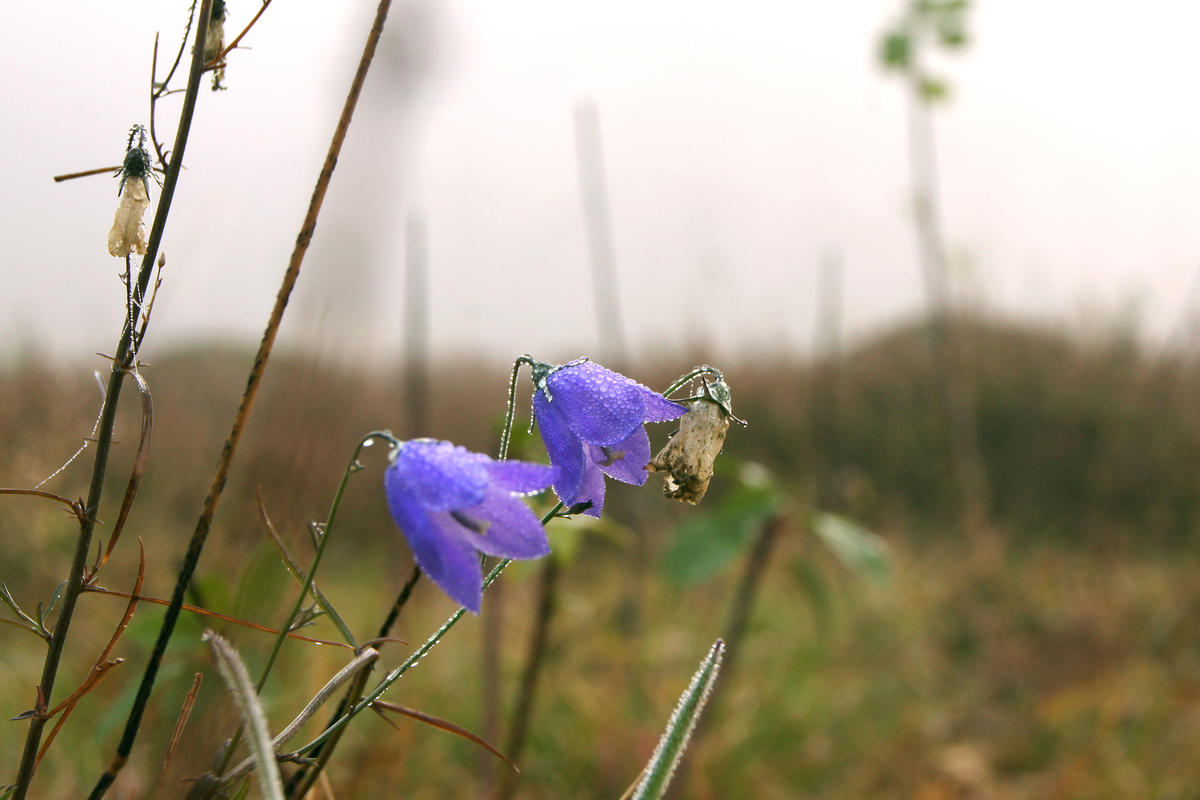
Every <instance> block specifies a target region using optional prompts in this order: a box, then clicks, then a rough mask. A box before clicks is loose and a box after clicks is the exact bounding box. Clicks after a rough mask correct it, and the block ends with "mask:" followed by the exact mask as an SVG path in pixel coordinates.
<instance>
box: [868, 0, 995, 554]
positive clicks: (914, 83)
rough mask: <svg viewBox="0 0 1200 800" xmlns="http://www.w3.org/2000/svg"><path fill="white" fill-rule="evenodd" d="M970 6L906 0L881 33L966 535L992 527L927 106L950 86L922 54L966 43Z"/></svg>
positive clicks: (962, 1) (949, 0) (956, 0)
mask: <svg viewBox="0 0 1200 800" xmlns="http://www.w3.org/2000/svg"><path fill="white" fill-rule="evenodd" d="M968 7H969V4H968V3H967V2H966V0H932V2H931V0H909V2H908V4H907V5H906V7H905V10H904V12H903V13H902V14H901V16H900V18H899V21H898V22H897V23H895V25H893V26H892V27H891V28H890V29H889V30H888V31H885V33H884V36H883V39H882V41H881V51H880V57H881V60H882V62H883V65H884V67H885V68H886V69H890V70H895V71H898V72H900V73H901V76H902V78H903V79H904V84H905V89H906V111H907V117H908V145H909V167H910V170H911V180H912V200H913V213H914V223H915V226H916V233H917V256H918V260H919V261H920V263H921V270H922V274H923V276H924V281H925V294H926V301H927V302H928V304H929V314H930V321H929V345H930V351H931V356H932V358H933V368H934V372H935V378H936V381H937V389H938V394H939V396H940V400H941V404H942V408H943V411H944V413H945V414H946V426H947V429H948V433H949V439H950V455H951V459H952V463H953V468H954V475H955V481H956V483H957V484H958V490H959V498H960V504H961V507H962V508H961V510H962V516H963V523H964V526H965V528H966V530H967V533H968V534H969V535H972V536H976V535H978V534H982V533H984V532H986V531H987V530H988V528H989V517H990V513H991V512H990V506H991V492H990V490H989V488H988V480H987V473H986V471H985V469H984V466H983V457H982V455H981V453H980V450H979V432H978V423H977V421H976V417H975V401H974V397H973V395H972V391H971V385H970V380H969V375H968V372H967V364H966V361H965V358H964V355H965V354H964V353H963V343H962V336H961V333H960V331H958V330H957V328H956V325H955V318H954V314H953V309H952V308H951V304H950V292H949V269H948V266H947V263H946V248H945V241H944V238H943V235H942V220H941V203H940V199H939V195H938V179H937V152H936V147H935V144H934V135H933V111H932V106H933V104H934V103H935V102H937V101H939V100H942V99H944V98H945V97H946V95H947V93H948V87H947V86H946V84H945V83H944V82H943V81H942V80H940V79H939V78H937V77H935V76H934V75H932V74H931V73H929V72H927V71H925V69H923V67H922V65H921V63H920V59H919V56H920V51H921V47H922V46H923V43H924V42H925V40H928V39H932V40H934V41H935V43H936V44H938V45H940V46H941V47H943V48H945V49H947V50H956V49H960V48H962V47H963V46H964V45H965V44H966V29H965V24H966V12H967V10H968Z"/></svg>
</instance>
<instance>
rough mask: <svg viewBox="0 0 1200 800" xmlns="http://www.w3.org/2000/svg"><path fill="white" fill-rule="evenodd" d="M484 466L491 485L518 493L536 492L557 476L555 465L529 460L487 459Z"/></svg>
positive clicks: (552, 481)
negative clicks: (535, 462)
mask: <svg viewBox="0 0 1200 800" xmlns="http://www.w3.org/2000/svg"><path fill="white" fill-rule="evenodd" d="M484 466H485V468H486V469H487V473H488V477H489V478H490V479H491V481H492V486H499V487H500V488H502V489H506V490H508V491H510V492H516V493H518V494H536V493H538V492H540V491H542V490H543V489H545V488H546V487H547V486H549V485H550V484H552V483H554V479H555V478H556V477H557V476H558V469H557V468H556V467H552V466H550V465H549V464H534V463H532V462H529V461H489V462H488V463H487V464H485V465H484Z"/></svg>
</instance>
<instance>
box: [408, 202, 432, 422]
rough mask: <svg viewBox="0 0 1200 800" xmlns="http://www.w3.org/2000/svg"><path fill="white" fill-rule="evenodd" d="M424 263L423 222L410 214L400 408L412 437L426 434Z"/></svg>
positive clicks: (426, 285) (426, 280) (426, 266)
mask: <svg viewBox="0 0 1200 800" xmlns="http://www.w3.org/2000/svg"><path fill="white" fill-rule="evenodd" d="M428 261H429V255H428V248H427V244H426V241H425V220H424V219H422V218H421V216H420V214H418V213H417V212H415V211H410V212H409V214H408V219H407V222H406V225H405V264H404V266H405V270H404V405H405V420H406V423H407V426H408V432H409V434H410V435H411V436H413V437H416V436H428V435H429V434H430V431H429V264H428Z"/></svg>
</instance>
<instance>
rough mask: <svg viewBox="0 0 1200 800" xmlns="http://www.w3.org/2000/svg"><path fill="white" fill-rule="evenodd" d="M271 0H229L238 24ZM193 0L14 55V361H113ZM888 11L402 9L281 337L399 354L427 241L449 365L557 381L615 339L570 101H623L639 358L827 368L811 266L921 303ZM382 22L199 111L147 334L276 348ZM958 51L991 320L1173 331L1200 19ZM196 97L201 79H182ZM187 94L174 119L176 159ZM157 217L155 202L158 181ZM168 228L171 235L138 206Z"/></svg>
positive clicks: (948, 205)
mask: <svg viewBox="0 0 1200 800" xmlns="http://www.w3.org/2000/svg"><path fill="white" fill-rule="evenodd" d="M257 6H258V3H257V0H251V2H246V0H230V2H229V7H230V15H231V16H230V20H229V23H228V25H229V27H230V29H231V30H232V29H237V28H240V23H243V22H244V21H245V20H246V19H247V18H248V17H249V16H250V15H251V14H252V13H253V11H254V10H255V9H256V8H257ZM186 7H187V4H186V3H185V2H159V1H157V0H156V1H155V2H128V1H127V0H117V1H116V2H106V3H93V2H82V0H76V1H75V2H59V3H24V4H20V5H19V6H17V7H15V8H14V10H12V11H11V12H10V13H9V14H8V15H7V16H8V20H9V30H10V31H18V30H19V31H20V35H10V36H9V37H7V39H6V45H5V47H4V48H2V49H0V70H2V71H3V75H4V78H3V80H2V81H0V102H2V107H3V108H4V119H5V124H4V125H3V126H0V147H2V148H3V152H4V153H5V154H6V159H5V161H6V163H5V170H6V178H7V180H6V184H5V185H6V187H7V190H6V191H5V192H4V194H3V201H2V202H3V203H4V206H5V207H4V213H3V215H2V217H0V219H2V220H3V222H2V223H0V235H2V237H3V241H4V242H5V244H6V248H5V250H6V258H4V259H3V262H0V263H2V265H3V266H2V267H0V268H2V269H3V270H4V271H5V274H4V286H5V289H4V290H3V292H2V293H0V333H2V334H3V335H4V341H5V345H4V346H3V348H2V349H0V357H12V356H13V355H16V354H19V353H23V352H29V350H30V348H32V347H34V346H35V345H36V346H37V347H38V348H39V349H40V350H41V351H43V352H49V353H51V354H53V355H56V356H71V355H75V356H83V355H86V354H88V353H92V352H95V351H98V350H99V351H108V350H111V349H112V348H113V346H114V344H115V340H116V336H117V334H118V332H119V330H120V318H121V314H122V308H121V306H122V299H123V289H122V287H121V285H120V284H119V283H118V282H117V280H116V278H115V274H116V271H117V269H118V266H119V261H118V260H117V259H113V258H111V257H110V256H109V255H108V254H107V252H106V248H105V241H106V234H107V231H108V227H109V226H110V224H111V222H112V215H113V212H114V210H115V208H116V180H115V179H113V178H110V177H107V176H105V177H94V178H87V179H82V180H77V181H72V182H68V183H64V184H54V183H53V182H52V181H51V180H50V178H51V176H52V175H54V174H56V173H60V172H69V171H74V170H80V169H87V168H90V167H98V166H103V165H106V164H115V163H118V162H119V161H120V158H121V156H122V154H123V147H124V141H125V136H126V131H127V130H128V128H129V125H130V124H131V123H133V122H146V121H147V114H148V104H147V84H148V81H149V74H148V72H149V64H150V54H151V48H152V44H153V36H154V32H155V30H160V31H162V34H163V44H162V46H161V48H160V49H162V50H164V51H166V50H170V49H171V47H172V46H173V45H174V44H175V43H177V42H178V37H179V31H180V29H181V25H182V22H183V19H184V17H185V12H186ZM897 9H898V3H895V2H890V1H889V2H849V3H829V2H757V3H753V2H752V3H737V4H734V3H705V2H696V1H695V0H693V1H692V2H659V3H653V2H649V3H648V2H645V1H644V0H642V1H641V2H625V1H624V0H606V2H604V3H563V2H550V1H549V0H544V1H541V2H533V1H522V0H514V1H512V2H506V3H494V2H482V1H480V2H463V1H454V0H447V2H443V3H437V2H433V0H430V2H428V3H426V4H424V5H418V6H413V5H411V4H410V5H407V6H405V5H403V4H401V3H400V2H399V0H398V2H397V8H395V9H394V10H393V14H392V18H391V19H390V20H389V33H388V39H387V41H386V42H385V43H384V45H383V47H382V48H381V52H380V55H379V59H378V61H377V63H376V67H375V71H374V72H373V73H372V75H371V77H370V78H369V79H368V84H367V89H366V92H365V94H364V98H363V103H362V104H361V105H360V110H359V113H358V115H357V116H356V118H355V121H354V125H353V126H352V128H351V134H350V137H349V139H348V140H347V143H346V149H345V151H344V154H343V157H342V159H341V161H340V162H339V166H338V170H337V172H336V173H335V175H334V180H333V186H332V188H331V191H330V193H329V195H328V197H327V200H326V205H325V211H324V213H323V215H322V218H321V221H320V223H319V224H318V227H317V232H316V236H315V239H314V243H313V248H312V250H311V251H310V254H309V258H308V260H307V261H306V263H305V267H304V271H303V272H302V274H301V278H300V287H299V289H298V291H297V296H296V299H295V306H294V308H293V309H292V311H291V316H290V317H289V318H288V319H287V321H286V322H285V331H284V334H285V337H287V338H288V339H289V340H290V341H292V342H299V341H306V342H310V343H317V344H319V346H320V347H322V348H323V349H325V350H326V351H332V352H342V353H345V354H347V355H348V356H351V357H353V356H359V357H366V358H377V357H383V356H390V355H393V354H395V353H396V352H398V349H399V347H400V337H401V329H402V324H403V297H402V290H403V285H404V257H403V253H404V230H405V220H406V218H407V217H408V216H409V214H410V213H418V214H420V215H421V217H422V218H423V219H425V220H426V221H427V228H428V235H427V239H428V252H429V259H430V268H431V270H432V271H433V275H432V277H431V285H430V293H431V298H430V300H431V307H430V314H431V326H432V331H431V334H432V338H433V342H434V344H435V346H436V347H438V348H441V349H442V351H443V352H458V351H462V350H470V349H478V350H482V351H484V352H485V353H487V354H495V355H496V356H498V357H501V358H510V357H512V356H514V355H516V354H519V353H521V352H526V351H531V352H533V353H534V354H535V355H538V356H540V357H544V358H547V359H550V360H560V359H565V358H569V357H572V356H574V355H578V354H580V353H585V352H593V351H594V350H595V348H596V347H597V343H598V331H597V324H596V321H595V316H594V313H593V309H592V304H591V300H590V297H591V276H590V267H589V262H588V250H587V240H586V236H585V230H584V225H583V221H582V212H581V201H580V190H579V179H578V168H577V166H576V154H575V139H574V132H573V109H574V108H575V107H576V105H577V104H578V103H579V102H580V101H581V100H583V99H585V98H587V99H590V100H591V101H594V103H595V105H596V108H597V109H598V111H599V120H600V129H601V132H602V139H603V148H604V157H605V161H606V166H607V181H608V187H609V195H610V200H611V215H612V221H613V229H614V240H615V251H616V259H617V266H618V282H619V289H620V298H621V316H622V319H623V320H624V324H625V325H626V326H627V328H628V331H629V335H630V338H631V339H632V340H633V342H634V346H635V352H636V353H638V354H642V355H648V354H651V353H658V352H663V351H671V350H676V349H679V348H683V347H688V346H689V345H692V344H695V343H697V342H699V343H701V344H702V345H703V346H705V347H711V348H712V349H713V351H714V358H716V357H718V356H726V357H727V356H728V355H730V354H732V353H733V352H734V351H736V350H746V349H748V348H770V349H774V350H793V351H794V350H798V351H806V350H807V349H808V348H810V346H811V343H812V338H813V314H814V308H815V302H816V301H815V296H816V288H817V274H818V268H819V264H820V262H821V259H822V257H823V254H826V253H837V254H839V257H840V260H841V262H842V264H843V265H844V283H845V286H844V292H843V302H844V309H843V314H842V316H843V321H844V325H845V328H846V331H847V333H848V334H849V335H852V336H853V335H857V336H862V335H866V334H868V333H870V332H872V331H876V330H879V329H881V328H883V327H886V326H888V325H891V324H895V323H896V322H897V321H899V320H902V319H905V318H907V317H911V316H913V315H915V314H917V313H919V311H920V309H921V307H922V303H923V297H922V294H921V283H920V280H919V271H918V267H917V264H916V261H915V246H914V243H913V236H912V231H911V226H910V224H909V217H910V215H909V211H908V203H907V200H906V191H907V186H908V180H907V169H908V166H907V161H906V154H907V144H906V141H905V138H904V137H905V131H906V127H905V119H904V97H903V91H902V88H901V86H900V85H899V83H898V82H897V81H896V80H895V79H892V78H889V77H886V76H884V75H883V74H882V73H881V72H880V70H879V69H878V68H877V66H876V65H875V63H874V55H875V42H876V39H877V37H878V34H879V32H880V30H881V29H882V28H883V27H884V25H885V24H886V23H887V22H888V21H889V20H890V19H891V18H892V16H893V15H894V14H895V12H896V11H897ZM373 12H374V3H373V2H355V3H351V2H333V3H331V2H321V3H317V2H310V1H309V0H276V2H275V3H273V4H272V6H271V7H270V8H269V9H268V10H267V12H266V14H265V15H264V17H263V18H262V20H261V22H260V23H259V25H258V26H257V27H256V28H255V29H254V30H253V31H252V32H251V34H250V35H249V37H248V38H247V40H246V44H248V45H249V46H250V48H251V49H247V50H242V51H238V52H235V53H234V54H233V55H232V56H231V57H230V59H229V68H228V74H227V78H226V83H227V85H228V87H229V90H228V91H226V92H220V93H213V92H211V91H207V90H205V91H203V92H202V94H201V97H200V103H199V107H198V111H197V114H196V121H195V125H194V127H193V131H192V138H191V141H190V144H189V146H188V150H187V159H186V167H187V171H186V172H185V174H184V175H183V177H182V179H181V181H180V185H179V190H178V193H177V195H176V200H175V205H174V210H173V212H172V215H171V218H170V222H169V224H168V229H167V235H166V239H165V247H164V250H165V252H166V254H167V259H168V268H167V272H166V276H165V278H166V280H165V284H164V288H163V290H162V293H161V295H160V298H159V305H158V307H157V308H156V311H155V314H156V320H155V322H154V327H153V329H152V331H151V336H150V340H151V342H150V345H149V346H150V347H152V348H155V349H158V350H160V351H161V350H162V349H165V348H168V347H171V346H176V345H180V344H185V343H188V342H193V341H200V340H206V339H210V338H212V337H219V338H221V339H223V340H236V341H247V342H256V341H257V338H258V336H259V334H260V332H261V329H262V326H263V324H264V323H265V320H266V317H267V314H268V312H269V310H270V305H271V302H272V299H273V297H274V292H275V288H276V286H277V285H278V282H279V278H280V276H281V275H282V273H283V270H284V268H285V266H286V262H287V258H288V255H289V253H290V251H291V247H292V243H293V241H294V240H295V236H296V232H297V230H298V227H299V224H300V221H301V219H302V217H303V214H304V211H305V208H306V207H307V204H308V198H309V195H310V193H311V191H312V185H313V182H314V180H315V177H316V174H317V171H318V169H319V167H320V163H321V159H322V157H323V153H324V150H325V148H326V146H327V145H328V141H329V137H330V134H331V132H332V128H333V124H334V120H335V118H336V114H337V111H338V109H339V107H340V104H341V102H342V98H343V96H344V92H345V90H346V88H347V87H348V85H349V81H350V77H351V75H352V72H353V69H354V63H355V61H356V59H357V56H358V52H359V49H360V47H361V44H362V41H363V39H364V37H365V33H366V29H367V27H368V25H369V21H370V18H371V15H372V14H373ZM970 29H971V32H972V44H971V46H970V48H969V49H968V50H967V52H966V53H965V54H963V55H962V56H961V57H956V58H954V59H952V60H949V61H941V62H939V66H940V67H941V70H942V74H944V75H945V76H946V77H948V78H949V79H950V80H951V82H952V84H953V87H954V101H953V103H952V104H950V105H949V106H948V107H946V108H945V109H943V110H941V111H939V112H938V114H937V121H936V126H937V139H938V142H937V143H938V154H939V158H940V169H941V189H942V196H943V200H944V203H945V228H946V232H947V238H948V243H949V249H950V251H951V255H952V259H953V261H954V263H955V265H956V269H957V271H958V274H959V276H960V280H961V281H962V282H963V284H964V285H966V286H967V287H969V289H970V291H971V294H972V296H973V297H974V298H975V301H976V302H979V303H981V304H983V305H984V306H986V307H988V308H989V309H992V310H993V311H997V312H1003V313H1021V314H1028V315H1032V316H1036V317H1039V318H1046V317H1050V318H1054V319H1058V320H1062V321H1065V322H1066V323H1068V324H1072V325H1074V324H1078V322H1079V321H1080V320H1081V319H1085V318H1095V317H1096V316H1097V315H1101V316H1103V315H1112V314H1115V313H1117V312H1118V311H1120V310H1121V309H1123V308H1128V307H1131V306H1132V307H1136V308H1138V309H1139V310H1140V312H1141V319H1142V320H1143V323H1144V329H1145V331H1146V333H1147V335H1148V336H1149V337H1151V338H1152V339H1154V340H1161V339H1162V338H1163V336H1165V335H1166V333H1167V332H1168V331H1169V330H1171V329H1172V327H1173V326H1174V325H1175V324H1176V323H1177V322H1178V320H1179V319H1180V317H1181V315H1182V314H1183V313H1184V312H1185V310H1186V308H1187V305H1188V302H1189V294H1190V292H1191V285H1192V283H1193V280H1194V279H1195V276H1196V273H1197V271H1198V270H1200V224H1197V209H1200V151H1198V149H1197V148H1198V143H1200V104H1198V103H1197V102H1196V80H1197V76H1200V48H1197V47H1196V46H1195V43H1194V36H1195V31H1196V30H1198V29H1200V9H1198V7H1196V6H1195V5H1194V4H1191V3H1185V2H1164V1H1162V0H1159V1H1158V2H1154V1H1151V2H1145V3H1141V4H1138V5H1136V6H1133V5H1129V4H1125V3H1122V4H1117V3H1084V2H1068V1H1067V0H1003V2H999V1H993V2H988V1H987V0H983V2H979V3H977V7H976V9H975V11H974V13H973V14H972V17H971V23H970ZM182 83H183V81H182V79H178V84H179V85H180V86H182ZM178 108H179V106H178V102H173V101H166V102H164V103H162V104H161V106H160V112H159V113H160V116H159V117H158V125H159V129H160V137H161V138H163V139H164V140H167V141H169V140H170V138H171V137H172V135H173V127H174V122H175V120H176V118H177V114H178ZM152 197H153V198H154V199H155V200H157V192H156V191H155V192H152ZM147 221H149V216H148V217H147Z"/></svg>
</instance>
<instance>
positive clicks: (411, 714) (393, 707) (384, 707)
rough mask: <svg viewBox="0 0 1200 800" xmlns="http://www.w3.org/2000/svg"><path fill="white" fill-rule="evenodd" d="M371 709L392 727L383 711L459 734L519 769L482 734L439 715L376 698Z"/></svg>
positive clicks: (393, 724)
mask: <svg viewBox="0 0 1200 800" xmlns="http://www.w3.org/2000/svg"><path fill="white" fill-rule="evenodd" d="M371 710H372V711H375V712H376V713H377V714H379V716H380V717H383V719H384V720H385V721H386V722H387V723H388V724H389V725H391V726H392V727H393V728H398V726H397V725H396V723H394V722H392V721H391V720H390V719H388V718H387V716H385V715H384V713H383V712H384V711H394V712H395V713H397V714H403V715H404V716H406V717H408V718H410V719H415V720H417V721H418V722H424V723H425V724H426V725H430V726H432V727H434V728H437V729H438V730H443V731H446V732H447V733H452V734H454V735H455V736H461V737H462V738H464V739H466V740H467V741H470V742H474V743H475V744H477V745H479V746H480V747H482V748H484V749H486V750H487V751H488V752H490V753H491V754H492V755H494V756H496V757H497V758H499V759H501V760H503V761H504V763H505V764H508V765H509V766H510V767H512V769H513V772H520V771H521V770H520V769H518V768H517V765H516V764H514V763H513V761H512V759H511V758H509V757H508V756H506V755H504V753H501V752H500V751H499V750H498V749H496V747H495V746H494V745H492V744H491V743H490V742H488V741H487V740H486V739H484V738H483V737H482V736H477V735H475V734H474V733H471V732H470V731H469V730H467V729H466V728H464V727H462V726H461V725H455V724H454V723H453V722H450V721H449V720H444V719H442V718H441V717H435V716H433V715H432V714H426V713H425V712H424V711H418V710H417V709H415V708H409V707H408V706H402V705H399V704H398V703H389V702H386V701H384V700H376V701H375V702H374V703H371Z"/></svg>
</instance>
